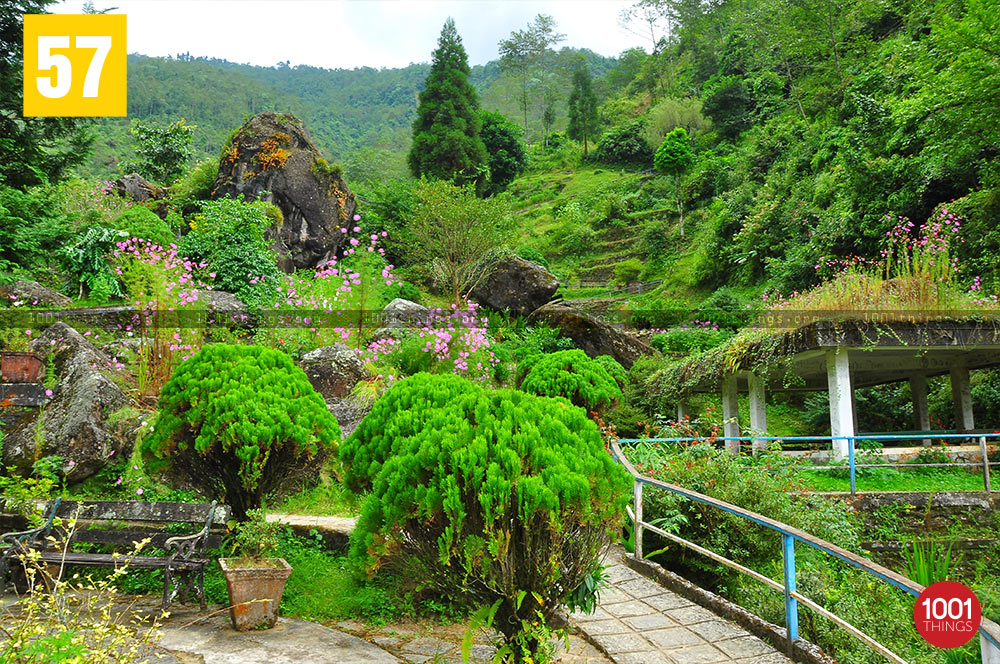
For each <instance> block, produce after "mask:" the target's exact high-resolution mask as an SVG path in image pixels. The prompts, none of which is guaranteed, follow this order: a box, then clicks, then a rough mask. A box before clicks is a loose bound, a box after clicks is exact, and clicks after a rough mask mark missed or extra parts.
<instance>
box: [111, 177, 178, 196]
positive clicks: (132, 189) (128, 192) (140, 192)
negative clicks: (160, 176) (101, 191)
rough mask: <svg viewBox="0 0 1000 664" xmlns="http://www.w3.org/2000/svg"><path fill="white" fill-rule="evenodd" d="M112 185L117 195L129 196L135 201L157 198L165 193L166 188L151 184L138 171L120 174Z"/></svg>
mask: <svg viewBox="0 0 1000 664" xmlns="http://www.w3.org/2000/svg"><path fill="white" fill-rule="evenodd" d="M112 186H113V187H114V188H115V191H116V192H117V193H118V195H119V196H124V197H125V198H129V199H131V200H133V201H135V202H136V203H145V202H147V201H149V200H159V199H161V198H163V197H164V196H166V194H167V190H166V189H164V188H163V187H160V186H158V185H155V184H153V183H152V182H150V181H149V180H147V179H146V178H144V177H142V176H141V175H139V174H138V173H132V174H130V175H125V176H122V177H120V178H118V179H117V180H115V181H114V183H112Z"/></svg>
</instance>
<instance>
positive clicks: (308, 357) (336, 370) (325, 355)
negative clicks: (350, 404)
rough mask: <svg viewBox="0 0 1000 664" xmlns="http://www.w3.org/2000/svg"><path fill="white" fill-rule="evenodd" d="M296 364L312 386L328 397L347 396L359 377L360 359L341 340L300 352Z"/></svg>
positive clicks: (328, 398) (360, 371)
mask: <svg viewBox="0 0 1000 664" xmlns="http://www.w3.org/2000/svg"><path fill="white" fill-rule="evenodd" d="M299 366H300V367H301V368H302V370H303V371H305V372H306V377H308V378H309V383H310V384H311V385H312V386H313V389H315V390H316V391H317V392H319V393H320V394H322V395H323V398H324V399H326V400H327V401H329V400H330V399H337V398H341V397H346V396H347V395H349V394H350V393H351V390H353V389H354V386H355V385H357V384H358V381H359V380H361V374H362V366H361V360H360V359H359V358H358V354H357V353H355V352H354V351H353V350H351V349H350V348H348V347H347V346H345V345H344V344H339V343H338V344H334V345H332V346H323V347H322V348H317V349H315V350H311V351H309V352H308V353H306V354H305V355H303V356H302V359H301V360H300V361H299Z"/></svg>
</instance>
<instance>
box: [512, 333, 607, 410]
mask: <svg viewBox="0 0 1000 664" xmlns="http://www.w3.org/2000/svg"><path fill="white" fill-rule="evenodd" d="M612 361H614V360H612ZM618 368H619V369H621V366H620V365H619V367H618ZM622 371H624V369H623V370H622ZM517 373H518V387H519V389H521V390H522V391H523V392H528V393H530V394H537V395H539V396H545V397H565V398H567V399H569V400H570V401H571V402H573V404H574V405H577V406H580V407H582V408H586V409H587V411H588V412H589V411H594V410H603V409H605V408H607V407H608V406H610V405H612V404H613V403H615V402H617V401H618V400H619V399H621V397H622V391H621V388H620V387H619V385H618V382H617V379H616V378H615V377H614V376H612V375H611V373H609V372H608V370H607V369H605V368H604V362H598V361H597V360H592V359H591V358H589V357H587V354H586V353H584V352H583V351H582V350H579V349H576V348H574V349H572V350H561V351H558V352H556V353H549V354H547V355H534V356H532V357H529V358H527V359H525V360H524V361H523V362H521V364H520V366H518V369H517Z"/></svg>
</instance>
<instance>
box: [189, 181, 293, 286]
mask: <svg viewBox="0 0 1000 664" xmlns="http://www.w3.org/2000/svg"><path fill="white" fill-rule="evenodd" d="M273 208H274V206H273V205H271V204H270V203H265V202H263V201H255V202H253V203H247V202H245V201H242V200H236V199H233V198H221V199H219V200H217V201H208V202H205V203H204V204H203V205H202V212H201V214H200V215H197V216H196V217H195V218H194V220H192V222H191V232H190V233H188V234H187V235H185V236H184V238H183V239H182V240H181V242H180V249H179V252H180V253H181V254H182V255H184V256H187V257H188V258H191V259H192V260H194V261H197V262H204V263H206V264H207V269H208V270H209V271H210V272H213V273H215V288H216V289H217V290H222V291H226V292H229V293H234V294H235V295H236V296H237V297H239V298H240V299H241V300H243V301H244V302H246V303H247V304H250V305H258V304H259V303H260V302H261V301H262V300H264V299H265V298H267V297H269V296H270V295H272V294H273V293H274V290H275V288H276V286H277V283H278V279H279V278H280V277H281V272H280V271H279V270H278V266H277V255H276V254H275V253H274V251H273V250H272V249H271V243H270V241H268V239H267V237H265V233H266V231H267V229H268V228H269V227H270V226H271V225H272V223H273V214H274V213H273V211H272V209H273Z"/></svg>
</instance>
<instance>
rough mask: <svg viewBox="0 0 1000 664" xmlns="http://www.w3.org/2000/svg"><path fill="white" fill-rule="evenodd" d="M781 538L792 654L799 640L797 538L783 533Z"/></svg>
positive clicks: (786, 620) (788, 629) (788, 631)
mask: <svg viewBox="0 0 1000 664" xmlns="http://www.w3.org/2000/svg"><path fill="white" fill-rule="evenodd" d="M781 539H782V550H783V554H784V556H783V557H784V559H785V630H786V632H787V634H788V654H789V656H791V654H792V650H793V649H794V644H795V642H796V641H798V640H799V601H798V600H797V599H795V598H794V597H792V593H793V592H795V538H794V537H792V536H791V535H786V534H784V533H782V535H781Z"/></svg>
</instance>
